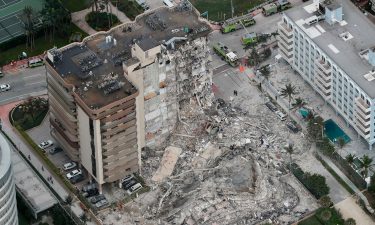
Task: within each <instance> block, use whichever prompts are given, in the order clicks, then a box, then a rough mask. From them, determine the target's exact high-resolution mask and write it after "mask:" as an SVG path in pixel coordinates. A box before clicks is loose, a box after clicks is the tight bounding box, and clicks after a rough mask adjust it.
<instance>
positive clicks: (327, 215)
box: [319, 209, 332, 221]
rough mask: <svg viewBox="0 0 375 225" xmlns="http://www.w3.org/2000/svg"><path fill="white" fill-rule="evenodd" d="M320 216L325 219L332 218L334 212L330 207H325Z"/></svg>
mask: <svg viewBox="0 0 375 225" xmlns="http://www.w3.org/2000/svg"><path fill="white" fill-rule="evenodd" d="M319 217H320V218H321V219H322V220H324V221H328V220H330V219H331V217H332V213H331V211H330V210H329V209H325V210H323V211H322V212H321V213H320V215H319Z"/></svg>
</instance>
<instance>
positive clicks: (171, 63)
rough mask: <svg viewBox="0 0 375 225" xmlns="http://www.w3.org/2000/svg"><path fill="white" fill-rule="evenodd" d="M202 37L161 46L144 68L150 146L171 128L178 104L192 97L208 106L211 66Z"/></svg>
mask: <svg viewBox="0 0 375 225" xmlns="http://www.w3.org/2000/svg"><path fill="white" fill-rule="evenodd" d="M210 60H211V58H210V50H209V47H208V46H207V40H206V38H205V37H203V38H198V39H195V40H192V41H188V42H186V43H184V44H182V45H178V47H177V49H166V48H163V49H162V51H161V53H160V55H159V57H158V58H157V60H156V62H155V63H153V64H151V65H149V66H148V67H146V68H144V80H143V84H144V99H145V104H144V108H145V140H146V146H147V147H150V148H156V147H161V146H162V145H163V143H164V142H165V141H166V139H167V138H168V137H169V135H170V134H171V133H172V132H173V130H174V129H175V126H176V123H177V121H178V111H179V108H180V104H185V102H187V101H185V100H188V99H190V98H194V99H195V100H196V101H197V102H198V104H199V105H200V106H202V107H206V106H210V105H211V99H212V97H213V95H212V94H211V84H212V69H211V68H210V66H209V62H210Z"/></svg>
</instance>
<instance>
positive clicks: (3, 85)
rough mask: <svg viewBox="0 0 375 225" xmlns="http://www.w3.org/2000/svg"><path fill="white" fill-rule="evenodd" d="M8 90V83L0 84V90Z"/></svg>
mask: <svg viewBox="0 0 375 225" xmlns="http://www.w3.org/2000/svg"><path fill="white" fill-rule="evenodd" d="M9 90H10V85H9V84H0V91H1V92H4V91H9Z"/></svg>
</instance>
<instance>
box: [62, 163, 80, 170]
mask: <svg viewBox="0 0 375 225" xmlns="http://www.w3.org/2000/svg"><path fill="white" fill-rule="evenodd" d="M76 166H77V163H75V162H68V163H65V164H64V166H63V168H64V170H65V171H66V170H70V169H73V168H74V167H76Z"/></svg>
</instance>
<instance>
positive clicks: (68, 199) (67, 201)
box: [65, 195, 73, 218]
mask: <svg viewBox="0 0 375 225" xmlns="http://www.w3.org/2000/svg"><path fill="white" fill-rule="evenodd" d="M65 204H66V205H67V206H68V208H69V213H70V218H72V204H73V197H72V196H71V195H68V196H66V198H65Z"/></svg>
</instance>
